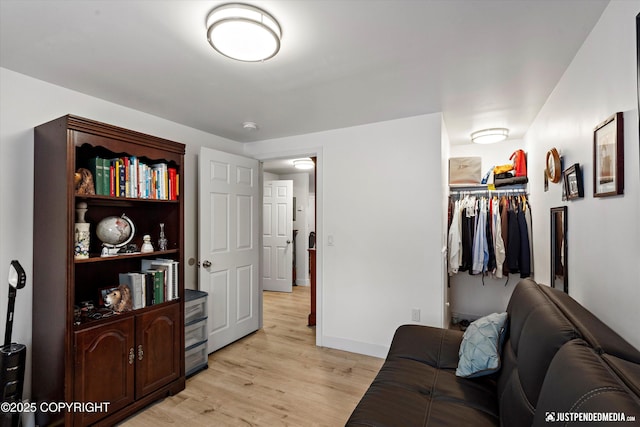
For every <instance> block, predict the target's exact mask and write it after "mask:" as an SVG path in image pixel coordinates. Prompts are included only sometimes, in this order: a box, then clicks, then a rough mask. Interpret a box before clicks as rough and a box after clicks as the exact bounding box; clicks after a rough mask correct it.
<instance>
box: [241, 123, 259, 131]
mask: <svg viewBox="0 0 640 427" xmlns="http://www.w3.org/2000/svg"><path fill="white" fill-rule="evenodd" d="M242 129H246V130H258V124H257V123H256V122H243V123H242Z"/></svg>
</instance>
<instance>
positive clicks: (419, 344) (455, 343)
mask: <svg viewBox="0 0 640 427" xmlns="http://www.w3.org/2000/svg"><path fill="white" fill-rule="evenodd" d="M461 341H462V331H458V330H453V329H442V328H434V327H431V326H423V325H402V326H400V327H399V328H398V329H397V330H396V332H395V334H394V336H393V341H392V342H391V347H390V349H389V354H388V355H387V359H393V358H396V357H400V358H403V359H414V360H418V361H420V362H424V363H426V364H428V365H431V366H433V367H436V368H447V369H456V367H457V366H458V350H459V349H460V342H461Z"/></svg>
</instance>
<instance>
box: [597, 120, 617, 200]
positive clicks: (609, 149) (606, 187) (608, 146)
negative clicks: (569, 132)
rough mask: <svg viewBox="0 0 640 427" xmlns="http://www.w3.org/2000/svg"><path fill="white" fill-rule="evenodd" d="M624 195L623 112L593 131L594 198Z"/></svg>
mask: <svg viewBox="0 0 640 427" xmlns="http://www.w3.org/2000/svg"><path fill="white" fill-rule="evenodd" d="M619 194H624V129H623V116H622V113H621V112H618V113H615V114H613V115H611V116H610V117H609V118H607V119H606V120H605V121H603V122H602V123H600V124H599V125H598V126H596V127H595V129H594V131H593V196H594V197H607V196H616V195H619Z"/></svg>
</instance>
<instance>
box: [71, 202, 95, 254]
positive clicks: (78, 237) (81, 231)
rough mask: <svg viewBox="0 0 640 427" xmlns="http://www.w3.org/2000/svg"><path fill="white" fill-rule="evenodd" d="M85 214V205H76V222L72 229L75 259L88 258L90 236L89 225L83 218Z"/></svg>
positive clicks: (82, 203)
mask: <svg viewBox="0 0 640 427" xmlns="http://www.w3.org/2000/svg"><path fill="white" fill-rule="evenodd" d="M86 213H87V204H86V203H85V202H80V203H78V204H77V205H76V220H77V221H78V222H76V223H75V227H74V243H75V244H74V246H73V257H74V258H75V259H87V258H89V243H90V241H91V240H90V239H91V234H90V232H89V228H90V226H91V224H89V223H88V222H86V221H85V219H84V216H85V214H86Z"/></svg>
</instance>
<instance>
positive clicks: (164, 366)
mask: <svg viewBox="0 0 640 427" xmlns="http://www.w3.org/2000/svg"><path fill="white" fill-rule="evenodd" d="M181 325H182V323H181V322H180V306H179V305H178V304H171V305H168V306H166V307H162V308H158V309H155V310H153V311H148V312H146V313H144V314H141V315H139V316H137V318H136V361H137V362H136V399H139V398H141V397H142V396H144V395H146V394H148V393H151V392H152V391H155V390H157V389H158V388H160V387H162V386H163V385H165V384H168V383H170V382H171V381H173V380H175V379H177V378H178V377H180V370H181V369H180V361H181V360H183V359H182V358H181V354H180V353H181V352H184V348H181V345H180V334H181V332H182V331H181V328H182V326H181Z"/></svg>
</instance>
